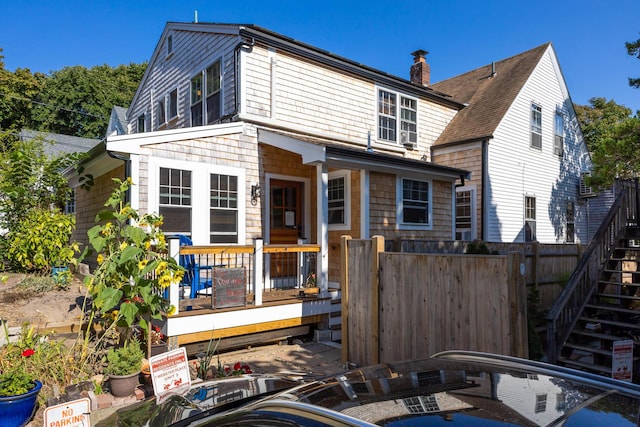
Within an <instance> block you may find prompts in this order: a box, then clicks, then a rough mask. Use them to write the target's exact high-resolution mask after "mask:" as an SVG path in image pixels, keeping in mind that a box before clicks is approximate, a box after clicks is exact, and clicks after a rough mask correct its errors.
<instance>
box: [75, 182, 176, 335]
mask: <svg viewBox="0 0 640 427" xmlns="http://www.w3.org/2000/svg"><path fill="white" fill-rule="evenodd" d="M114 182H115V183H116V188H115V190H114V191H113V193H112V194H111V196H110V197H109V200H107V202H106V203H105V207H106V208H107V209H106V210H104V211H102V212H101V213H99V214H98V216H97V217H96V222H97V223H98V225H96V226H94V227H92V228H91V229H90V230H89V231H88V236H89V243H90V246H91V248H92V250H93V252H94V253H95V254H96V261H97V263H98V267H97V268H96V270H95V271H94V274H93V275H91V276H87V277H86V278H85V285H86V286H87V289H88V291H89V294H90V296H91V298H92V301H93V304H92V312H91V316H92V320H93V319H97V318H100V319H102V320H103V321H104V322H105V323H107V326H111V325H115V326H117V327H118V328H119V329H120V331H124V334H123V336H124V339H125V340H127V339H130V338H131V337H132V336H133V334H132V332H133V329H134V328H135V327H137V326H139V327H141V328H142V329H143V330H144V331H145V332H147V333H148V332H149V328H150V327H151V319H162V317H163V316H164V315H171V314H172V313H173V311H175V307H173V306H171V305H169V301H168V300H167V299H166V298H165V297H164V295H165V289H166V288H167V287H169V285H171V284H172V283H179V282H180V281H181V280H182V277H183V275H184V269H183V268H182V267H181V266H180V265H178V264H177V263H176V261H175V259H173V258H171V257H169V256H168V255H167V253H168V251H167V243H166V241H165V237H164V234H163V233H162V230H161V229H160V227H161V225H162V217H161V216H158V215H154V214H150V213H146V214H140V213H139V212H138V211H137V210H135V209H133V208H132V207H131V206H130V205H129V203H127V202H126V201H125V196H126V193H127V190H128V189H129V188H130V186H131V185H133V184H132V182H131V178H128V179H127V180H125V181H122V180H119V179H114Z"/></svg>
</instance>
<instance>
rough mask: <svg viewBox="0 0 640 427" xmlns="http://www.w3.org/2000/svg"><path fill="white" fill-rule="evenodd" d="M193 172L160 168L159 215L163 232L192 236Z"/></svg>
mask: <svg viewBox="0 0 640 427" xmlns="http://www.w3.org/2000/svg"><path fill="white" fill-rule="evenodd" d="M191 195H192V183H191V171H188V170H181V169H169V168H160V188H159V200H158V206H159V213H160V215H162V216H163V218H164V221H163V225H162V231H164V232H169V233H176V234H186V235H191V204H192V199H191Z"/></svg>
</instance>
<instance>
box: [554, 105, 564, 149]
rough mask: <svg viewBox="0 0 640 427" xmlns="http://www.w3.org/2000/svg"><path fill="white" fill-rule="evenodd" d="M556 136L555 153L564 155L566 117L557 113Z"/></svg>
mask: <svg viewBox="0 0 640 427" xmlns="http://www.w3.org/2000/svg"><path fill="white" fill-rule="evenodd" d="M555 130H556V131H555V138H554V140H553V154H555V155H556V156H562V154H563V153H564V117H563V116H562V114H561V113H556V126H555Z"/></svg>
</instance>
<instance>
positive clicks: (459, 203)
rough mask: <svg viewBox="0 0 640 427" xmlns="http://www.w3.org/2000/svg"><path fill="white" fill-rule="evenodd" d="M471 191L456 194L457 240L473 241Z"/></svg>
mask: <svg viewBox="0 0 640 427" xmlns="http://www.w3.org/2000/svg"><path fill="white" fill-rule="evenodd" d="M471 227H472V222H471V191H468V190H467V191H457V192H456V240H472V239H473V236H471V230H472V228H471Z"/></svg>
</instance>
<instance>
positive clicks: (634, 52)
mask: <svg viewBox="0 0 640 427" xmlns="http://www.w3.org/2000/svg"><path fill="white" fill-rule="evenodd" d="M625 46H626V47H627V53H628V54H629V55H630V56H635V57H636V58H638V59H640V39H638V40H636V41H634V42H627V43H625ZM629 86H631V87H635V88H640V78H637V79H634V78H631V77H629Z"/></svg>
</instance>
